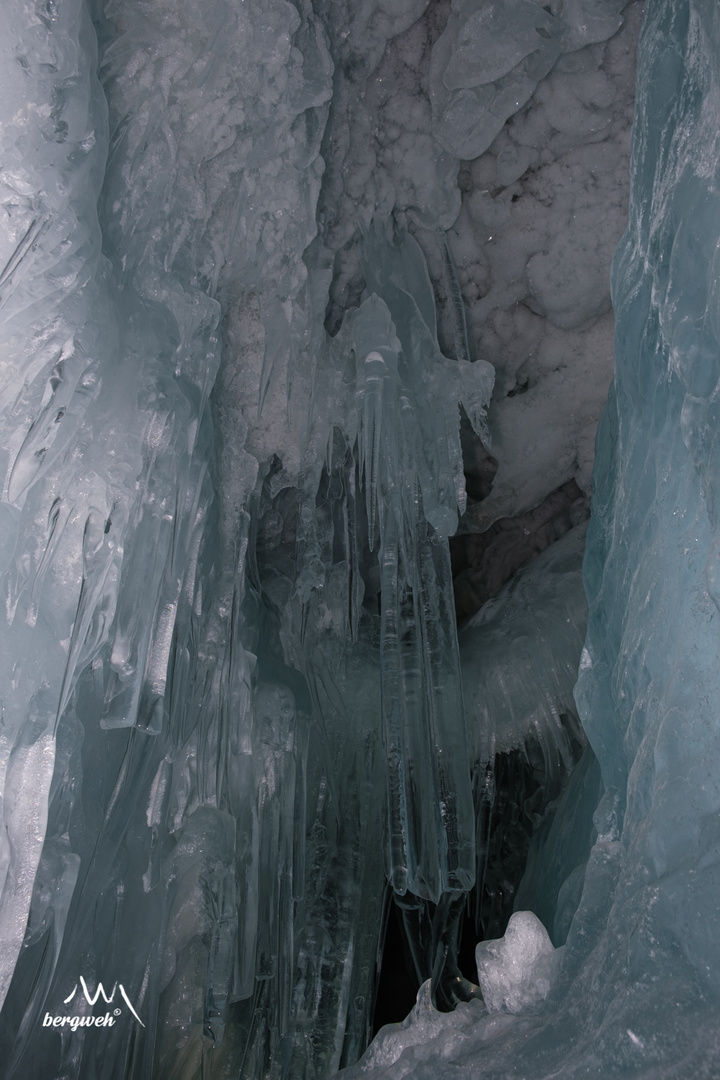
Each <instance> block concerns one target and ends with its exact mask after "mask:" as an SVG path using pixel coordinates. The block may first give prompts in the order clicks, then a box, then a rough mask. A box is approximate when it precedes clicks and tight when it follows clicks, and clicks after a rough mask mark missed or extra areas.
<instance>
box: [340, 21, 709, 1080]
mask: <svg viewBox="0 0 720 1080" xmlns="http://www.w3.org/2000/svg"><path fill="white" fill-rule="evenodd" d="M719 48H720V21H719V20H718V10H717V6H716V5H715V4H713V3H706V2H697V3H695V2H687V3H673V2H669V0H654V2H650V3H648V4H647V6H646V15H645V24H644V29H643V34H642V39H641V48H640V57H639V73H638V99H637V118H636V124H635V129H634V141H633V172H632V198H631V217H630V225H629V228H628V231H627V233H626V235H625V237H624V239H623V242H622V244H621V246H620V249H619V250H618V253H617V256H616V260H615V264H614V272H613V299H614V304H615V309H616V314H617V372H616V376H615V380H614V383H613V387H612V392H611V396H610V400H609V402H608V407H607V409H606V412H605V415H604V418H603V421H602V425H601V429H600V432H599V435H598V443H597V461H596V466H595V473H594V504H593V505H594V511H593V517H592V519H591V524H590V531H589V534H588V549H587V556H586V563H585V581H586V588H587V593H588V599H589V607H590V614H589V630H588V637H587V642H586V648H585V650H584V652H583V659H582V662H581V671H580V681H579V685H578V688H577V691H576V697H577V700H578V705H579V709H580V715H581V718H582V720H583V724H584V726H585V729H586V731H587V733H588V736H589V739H590V742H591V744H592V746H593V748H594V750H595V753H596V754H597V758H598V761H599V765H600V769H601V772H602V780H603V783H604V788H605V791H604V795H603V796H602V798H601V800H600V802H599V805H597V808H596V809H595V813H594V832H595V837H596V839H595V841H594V844H593V846H592V848H591V850H590V852H589V858H588V860H587V863H586V865H585V869H584V871H582V870H581V871H580V875H581V876H582V878H583V881H582V884H581V886H580V887H579V888H578V884H577V877H578V875H577V874H576V875H575V878H576V881H575V883H573V882H572V881H570V880H568V887H569V888H570V889H571V890H572V889H576V890H577V892H578V894H579V895H580V894H581V895H580V902H579V907H578V908H577V911H576V912H575V915H574V918H573V919H572V922H571V923H570V926H569V932H568V936H567V943H566V945H565V949H564V956H563V961H562V965H561V970H560V973H559V976H558V982H557V984H556V986H555V988H554V990H553V991H552V993H551V996H550V997H549V998H548V1002H547V1008H546V1013H545V1016H544V1017H538V1018H531V1017H529V1016H526V1017H518V1018H517V1019H516V1020H512V1021H508V1026H507V1028H506V1030H505V1031H504V1032H502V1033H501V1034H499V1035H498V1034H497V1032H496V1031H493V1032H492V1033H490V1032H489V1030H488V1028H487V1027H486V1026H485V1025H486V1023H487V1022H486V1021H484V1020H482V1018H481V1019H480V1021H479V1022H478V1021H477V1019H474V1018H473V1017H471V1016H470V1015H469V1014H468V1017H467V1024H466V1026H465V1027H464V1029H463V1035H464V1037H463V1038H462V1039H459V1038H458V1037H457V1035H456V1034H455V1033H454V1032H452V1033H451V1032H450V1031H449V1029H448V1030H447V1032H446V1033H444V1034H442V1035H437V1034H436V1037H435V1038H434V1039H433V1042H432V1044H431V1045H432V1049H430V1048H429V1045H427V1044H426V1045H424V1046H422V1047H421V1046H419V1045H418V1043H416V1042H415V1040H414V1039H413V1037H412V1035H410V1036H409V1037H408V1040H407V1047H408V1049H407V1050H405V1052H404V1053H403V1054H399V1055H398V1056H397V1060H396V1061H395V1064H394V1065H392V1066H391V1067H390V1068H388V1069H386V1070H385V1071H384V1072H383V1076H387V1077H393V1076H403V1075H406V1074H407V1073H408V1072H411V1073H412V1075H413V1076H414V1077H423V1078H426V1077H432V1076H444V1075H447V1071H448V1059H450V1060H451V1061H453V1068H454V1069H455V1070H456V1072H457V1073H458V1074H467V1075H468V1076H470V1075H477V1074H478V1073H479V1074H481V1075H482V1076H483V1077H492V1078H500V1077H503V1078H504V1077H510V1076H517V1075H518V1074H526V1075H532V1076H533V1077H535V1078H538V1080H540V1078H542V1077H549V1076H553V1077H567V1078H570V1077H579V1076H587V1075H592V1076H611V1075H622V1076H628V1077H653V1078H654V1080H655V1078H665V1077H667V1078H669V1077H679V1076H702V1077H706V1078H711V1077H714V1076H715V1075H716V1074H717V1067H718V1066H717V1063H718V1061H719V1060H720V1042H719V1040H718V1033H717V1017H718V1010H719V1009H720V987H719V986H718V979H717V973H718V970H719V968H718V957H717V949H718V941H719V940H720V938H719V936H718V917H719V909H718V901H717V897H718V858H717V835H716V829H717V820H718V816H717V812H718V802H719V800H720V781H719V779H718V767H717V762H718V760H719V754H718V751H719V749H720V747H719V746H718V740H719V738H720V734H719V729H718V723H717V710H716V707H715V704H714V703H715V702H716V700H717V696H718V690H719V689H720V688H719V687H718V655H717V653H718V607H717V585H716V582H717V577H716V574H717V558H718V556H717V551H718V539H717V536H718V533H717V529H718V522H717V491H716V488H717V476H718V463H717V460H716V446H717V439H716V419H715V409H716V405H715V399H716V395H717V385H718V375H719V374H720V370H719V369H718V356H720V350H719V349H718V345H719V342H718V334H719V332H720V330H719V327H718V322H717V304H718V298H717V281H718V274H717V254H716V253H717V250H718V240H719V239H720V202H719V201H718V195H717V191H718V179H719V178H720V173H719V168H720V166H719V164H718V162H719V160H720V156H719V154H718V150H719V149H720V147H719V145H718V118H719V117H720V79H719V76H718V68H717V55H718V49H719ZM581 787H584V794H585V796H587V794H588V793H591V792H592V790H593V788H594V789H595V790H597V780H596V779H594V778H593V771H592V770H587V771H585V774H584V778H581ZM594 801H595V799H592V798H591V799H590V803H592V802H594ZM571 803H572V805H573V806H574V807H576V808H578V809H579V811H580V812H579V816H578V819H576V820H577V824H575V823H574V822H573V821H572V819H570V820H568V819H566V821H565V828H566V830H567V832H566V843H571V842H573V841H574V838H576V837H577V832H578V829H580V828H582V829H583V830H587V825H588V809H589V805H588V800H587V798H584V797H583V792H582V791H581V792H576V794H575V797H574V799H573V800H571ZM583 806H584V807H585V809H584V810H583V809H582V808H583ZM569 810H570V804H568V806H567V807H566V811H569ZM559 813H562V808H561V809H560V810H559ZM568 818H569V814H568ZM558 821H559V819H558V818H556V821H555V825H557V824H558ZM523 904H524V905H525V906H532V904H530V905H528V900H527V897H523ZM491 1034H492V1036H494V1037H493V1038H492V1041H490V1035H491ZM376 1052H379V1051H376ZM369 1072H370V1075H372V1070H369ZM350 1075H352V1073H350ZM363 1075H366V1074H363Z"/></svg>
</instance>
